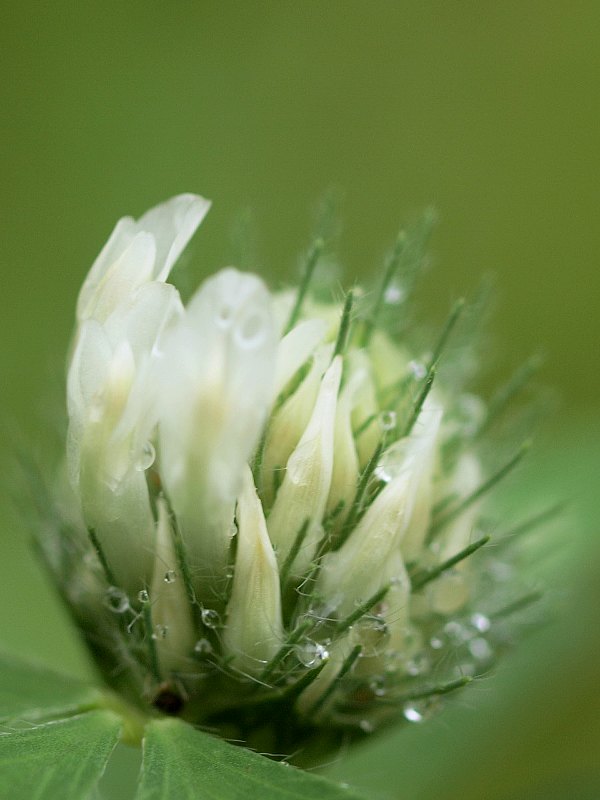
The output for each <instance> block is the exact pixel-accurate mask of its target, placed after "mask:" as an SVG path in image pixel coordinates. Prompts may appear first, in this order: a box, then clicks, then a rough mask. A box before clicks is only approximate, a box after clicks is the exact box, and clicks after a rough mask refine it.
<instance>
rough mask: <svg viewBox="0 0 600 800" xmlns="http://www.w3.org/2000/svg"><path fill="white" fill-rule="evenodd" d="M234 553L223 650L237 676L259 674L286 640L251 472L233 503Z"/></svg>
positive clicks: (273, 562)
mask: <svg viewBox="0 0 600 800" xmlns="http://www.w3.org/2000/svg"><path fill="white" fill-rule="evenodd" d="M236 516H237V526H238V534H237V553H236V559H235V571H234V573H233V586H232V589H231V596H230V598H229V602H228V604H227V620H226V626H225V631H224V633H223V648H224V652H225V654H226V655H228V656H231V657H232V665H233V666H234V667H235V668H236V669H238V670H240V672H242V673H245V674H248V675H258V674H260V673H261V672H262V670H263V669H264V666H265V664H267V663H268V662H269V661H270V660H271V659H272V658H273V657H274V656H275V655H276V653H277V651H278V650H279V648H280V647H281V646H282V644H283V641H284V631H283V623H282V619H281V589H280V586H279V570H278V568H277V559H276V558H275V553H274V552H273V545H272V544H271V540H270V539H269V534H268V533H267V524H266V522H265V517H264V513H263V509H262V503H261V502H260V499H259V498H258V496H257V494H256V489H255V488H254V479H253V478H252V472H251V471H250V468H249V467H246V468H245V470H244V479H243V485H242V490H241V493H240V496H239V497H238V501H237V512H236Z"/></svg>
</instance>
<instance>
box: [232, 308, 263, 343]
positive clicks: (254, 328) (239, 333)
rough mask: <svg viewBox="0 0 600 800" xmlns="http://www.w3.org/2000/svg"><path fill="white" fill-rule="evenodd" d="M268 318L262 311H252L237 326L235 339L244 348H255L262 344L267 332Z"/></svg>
mask: <svg viewBox="0 0 600 800" xmlns="http://www.w3.org/2000/svg"><path fill="white" fill-rule="evenodd" d="M266 322H267V320H266V319H265V316H264V313H262V312H261V311H252V312H250V313H249V314H247V315H246V316H245V317H244V319H242V320H241V321H240V323H239V324H238V325H237V326H236V329H235V334H234V335H235V340H236V342H237V344H238V345H239V346H240V347H241V348H243V349H244V350H253V349H254V348H256V347H258V346H259V345H261V344H262V343H263V342H264V340H265V337H266V334H267V325H266Z"/></svg>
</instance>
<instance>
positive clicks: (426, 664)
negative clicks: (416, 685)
mask: <svg viewBox="0 0 600 800" xmlns="http://www.w3.org/2000/svg"><path fill="white" fill-rule="evenodd" d="M430 666H431V664H430V661H429V659H428V658H427V656H426V654H425V653H417V654H416V655H415V656H413V658H411V659H409V661H407V662H406V671H407V673H408V674H409V675H411V676H413V677H416V676H417V675H423V674H424V673H426V672H428V671H429V668H430Z"/></svg>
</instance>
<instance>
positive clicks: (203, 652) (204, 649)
mask: <svg viewBox="0 0 600 800" xmlns="http://www.w3.org/2000/svg"><path fill="white" fill-rule="evenodd" d="M212 651H213V648H212V644H211V643H210V642H209V641H208V639H198V641H197V642H196V644H195V645H194V653H196V655H199V656H208V655H210V654H211V653H212Z"/></svg>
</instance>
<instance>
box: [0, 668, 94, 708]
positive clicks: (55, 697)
mask: <svg viewBox="0 0 600 800" xmlns="http://www.w3.org/2000/svg"><path fill="white" fill-rule="evenodd" d="M99 698H100V692H99V691H98V690H97V689H94V688H92V687H90V686H88V685H86V684H84V683H81V682H79V681H77V680H73V679H72V678H70V677H68V676H65V675H59V674H58V673H56V672H53V671H52V670H50V669H48V667H45V666H42V665H37V664H31V663H29V662H26V661H22V660H21V659H17V658H15V657H13V656H9V655H7V654H6V653H0V722H6V721H8V720H14V719H20V720H26V721H28V722H40V721H42V720H49V719H58V718H60V717H65V716H70V715H72V714H77V713H80V712H81V711H86V710H88V709H90V708H92V707H94V706H95V705H97V704H98V701H99Z"/></svg>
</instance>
